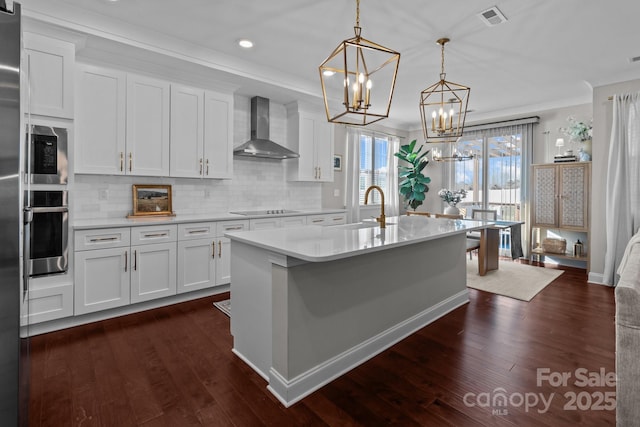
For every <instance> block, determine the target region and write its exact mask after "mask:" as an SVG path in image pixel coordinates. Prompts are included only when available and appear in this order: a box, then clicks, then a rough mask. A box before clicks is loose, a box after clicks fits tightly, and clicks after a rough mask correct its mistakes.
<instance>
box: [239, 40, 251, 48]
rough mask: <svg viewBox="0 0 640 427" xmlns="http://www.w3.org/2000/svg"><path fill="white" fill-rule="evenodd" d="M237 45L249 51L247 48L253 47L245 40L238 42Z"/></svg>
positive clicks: (249, 41)
mask: <svg viewBox="0 0 640 427" xmlns="http://www.w3.org/2000/svg"><path fill="white" fill-rule="evenodd" d="M238 44H239V45H240V47H243V48H245V49H249V48H252V47H253V42H252V41H251V40H247V39H242V40H239V41H238Z"/></svg>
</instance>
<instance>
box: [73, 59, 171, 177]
mask: <svg viewBox="0 0 640 427" xmlns="http://www.w3.org/2000/svg"><path fill="white" fill-rule="evenodd" d="M77 74H78V76H77V88H76V103H77V104H78V108H77V113H76V121H75V129H76V132H77V133H76V144H75V150H76V163H75V171H76V173H91V174H104V175H143V176H168V175H169V83H167V82H164V81H161V80H156V79H152V78H149V77H143V76H137V75H132V74H127V73H124V72H120V71H116V70H112V69H108V68H102V67H95V66H91V65H78V67H77Z"/></svg>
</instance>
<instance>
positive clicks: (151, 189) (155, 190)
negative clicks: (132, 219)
mask: <svg viewBox="0 0 640 427" xmlns="http://www.w3.org/2000/svg"><path fill="white" fill-rule="evenodd" d="M147 215H164V216H174V215H175V214H174V213H173V208H172V200H171V186H170V185H142V184H134V185H133V215H130V216H136V217H137V216H147Z"/></svg>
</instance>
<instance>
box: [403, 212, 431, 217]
mask: <svg viewBox="0 0 640 427" xmlns="http://www.w3.org/2000/svg"><path fill="white" fill-rule="evenodd" d="M409 215H422V216H428V217H430V216H431V213H430V212H418V211H407V216H409Z"/></svg>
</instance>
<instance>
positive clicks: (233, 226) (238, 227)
mask: <svg viewBox="0 0 640 427" xmlns="http://www.w3.org/2000/svg"><path fill="white" fill-rule="evenodd" d="M248 229H249V220H246V219H245V220H239V221H221V222H219V223H218V229H217V233H216V235H217V236H224V233H227V232H230V231H244V230H248Z"/></svg>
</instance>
